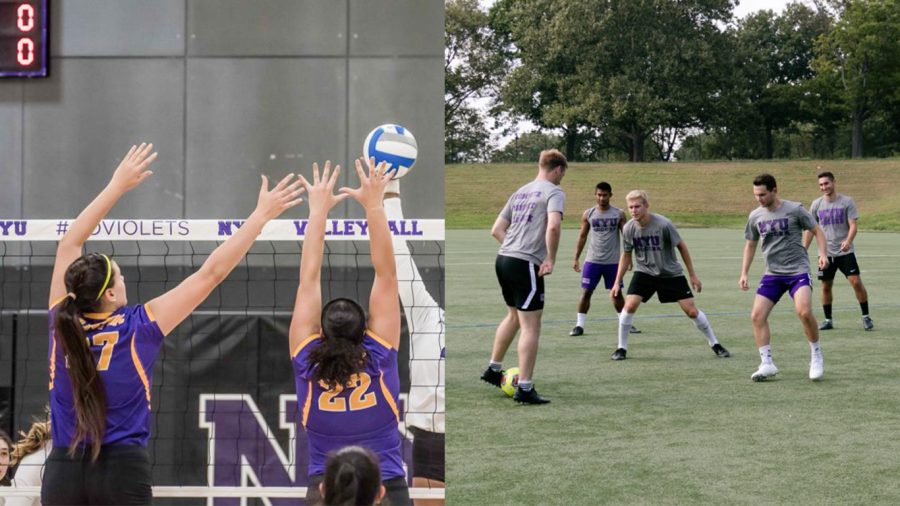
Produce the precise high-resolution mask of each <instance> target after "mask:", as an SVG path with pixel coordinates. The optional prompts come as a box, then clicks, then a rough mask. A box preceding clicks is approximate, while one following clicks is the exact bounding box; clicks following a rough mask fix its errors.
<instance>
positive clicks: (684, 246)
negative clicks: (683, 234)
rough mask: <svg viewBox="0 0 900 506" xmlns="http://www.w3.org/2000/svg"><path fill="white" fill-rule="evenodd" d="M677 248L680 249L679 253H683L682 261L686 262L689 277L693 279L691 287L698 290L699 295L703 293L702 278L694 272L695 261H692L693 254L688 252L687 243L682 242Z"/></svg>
mask: <svg viewBox="0 0 900 506" xmlns="http://www.w3.org/2000/svg"><path fill="white" fill-rule="evenodd" d="M675 247H676V248H678V252H679V253H681V260H682V261H684V267H685V268H686V269H687V271H688V276H689V277H690V279H691V286H693V287H694V290H697V293H700V292H702V291H703V283H701V282H700V278H698V277H697V273H696V272H695V271H694V261H693V260H691V253H690V251H688V247H687V243H685V242H684V241H680V242H679V243H678V244H676V245H675Z"/></svg>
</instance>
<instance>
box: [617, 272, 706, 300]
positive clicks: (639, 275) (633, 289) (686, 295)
mask: <svg viewBox="0 0 900 506" xmlns="http://www.w3.org/2000/svg"><path fill="white" fill-rule="evenodd" d="M627 293H628V295H640V296H641V298H642V299H643V301H644V302H647V301H648V300H650V297H653V294H654V293H655V294H657V297H659V301H660V302H663V303H666V302H678V301H679V300H682V299H690V298H692V297H693V296H694V293H693V292H691V287H690V286H688V282H687V278H685V277H684V276H675V277H674V278H662V277H659V276H651V275H650V274H646V273H643V272H635V273H634V275H632V276H631V283H629V284H628V292H627Z"/></svg>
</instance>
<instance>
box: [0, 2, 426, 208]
mask: <svg viewBox="0 0 900 506" xmlns="http://www.w3.org/2000/svg"><path fill="white" fill-rule="evenodd" d="M443 61H444V60H443V2H442V1H441V0H253V1H251V0H153V1H148V0H57V1H54V2H52V3H51V60H50V77H48V78H45V79H32V80H27V79H5V80H0V217H4V218H64V217H74V216H75V215H77V213H78V212H79V211H80V210H81V209H82V208H83V207H84V206H85V205H86V204H87V203H88V202H89V201H90V200H91V199H92V198H93V196H94V195H95V194H96V193H97V192H98V191H99V190H100V188H101V187H102V186H103V185H104V184H105V183H106V181H107V180H108V178H109V175H110V174H111V173H112V170H113V169H114V167H115V165H116V164H117V161H118V159H119V158H120V157H121V156H122V154H123V153H124V152H125V151H126V150H127V149H128V147H129V146H131V145H132V144H134V143H138V142H141V141H145V140H146V141H150V142H153V143H154V144H155V145H156V147H157V150H158V151H159V153H160V158H159V160H158V161H157V162H156V164H155V166H154V176H153V177H152V178H151V179H150V180H149V181H147V182H146V183H145V184H143V185H142V186H141V187H140V188H138V189H137V190H135V191H133V192H132V193H130V194H129V195H127V196H126V197H125V198H124V199H123V200H122V201H120V203H119V204H118V205H117V206H116V208H115V209H113V211H112V212H111V213H110V216H109V217H110V218H175V217H183V218H220V217H229V218H232V217H233V218H241V217H245V216H246V215H248V214H249V213H250V212H251V211H252V209H253V207H254V205H255V203H256V195H257V190H258V187H259V174H260V173H264V174H267V175H269V176H270V179H271V178H277V177H280V176H283V175H284V174H286V173H288V172H298V171H299V172H301V173H304V174H309V173H310V170H311V169H310V164H311V163H312V162H313V161H319V162H322V161H324V160H325V159H331V160H332V161H335V162H338V163H341V164H342V165H344V166H345V168H350V167H348V166H347V164H348V162H350V161H352V159H353V158H354V157H356V156H359V155H360V154H361V152H362V141H363V139H364V138H365V136H366V134H367V133H368V131H369V130H370V129H372V128H373V127H375V126H377V125H379V124H382V123H399V124H402V125H404V126H406V127H407V128H409V129H410V130H411V131H412V132H413V133H414V134H415V135H416V139H417V141H418V144H419V157H418V162H417V164H416V167H415V168H414V169H413V171H412V172H411V173H410V174H409V175H407V176H406V177H405V178H404V179H403V180H402V182H401V192H402V196H403V207H404V213H405V215H406V216H407V217H414V218H443V212H444V191H443V189H444V185H443V138H444V132H443V92H444V85H443V83H444V81H443ZM351 174H352V177H350V175H351ZM342 179H343V181H342V182H341V184H342V185H346V184H351V185H352V184H355V182H356V176H355V173H354V172H353V171H352V170H345V171H344V175H343V176H342ZM362 214H363V213H362V210H361V209H360V208H359V206H358V205H357V204H355V203H346V204H343V205H342V207H340V208H338V209H337V210H336V211H335V212H333V214H332V216H333V217H336V218H338V217H356V216H361V215H362ZM306 215H307V208H306V207H305V206H301V207H300V209H299V210H296V209H295V210H291V211H289V212H288V213H287V214H286V215H285V216H283V218H296V217H303V216H306Z"/></svg>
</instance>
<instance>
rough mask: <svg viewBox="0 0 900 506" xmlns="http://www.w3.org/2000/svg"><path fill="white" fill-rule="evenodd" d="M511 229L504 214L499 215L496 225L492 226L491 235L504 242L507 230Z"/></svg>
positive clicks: (501, 242)
mask: <svg viewBox="0 0 900 506" xmlns="http://www.w3.org/2000/svg"><path fill="white" fill-rule="evenodd" d="M508 229H509V221H507V220H506V219H505V218H503V217H502V216H497V220H496V221H494V226H493V227H491V237H493V238H494V239H497V242H499V243H500V244H503V241H504V240H505V239H506V231H507V230H508Z"/></svg>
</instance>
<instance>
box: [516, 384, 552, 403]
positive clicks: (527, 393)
mask: <svg viewBox="0 0 900 506" xmlns="http://www.w3.org/2000/svg"><path fill="white" fill-rule="evenodd" d="M513 400H514V401H516V402H518V403H520V404H549V403H550V399H545V398H543V397H541V396H540V395H538V393H537V390H535V389H534V387H531V390H522V387H516V393H515V394H513Z"/></svg>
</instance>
